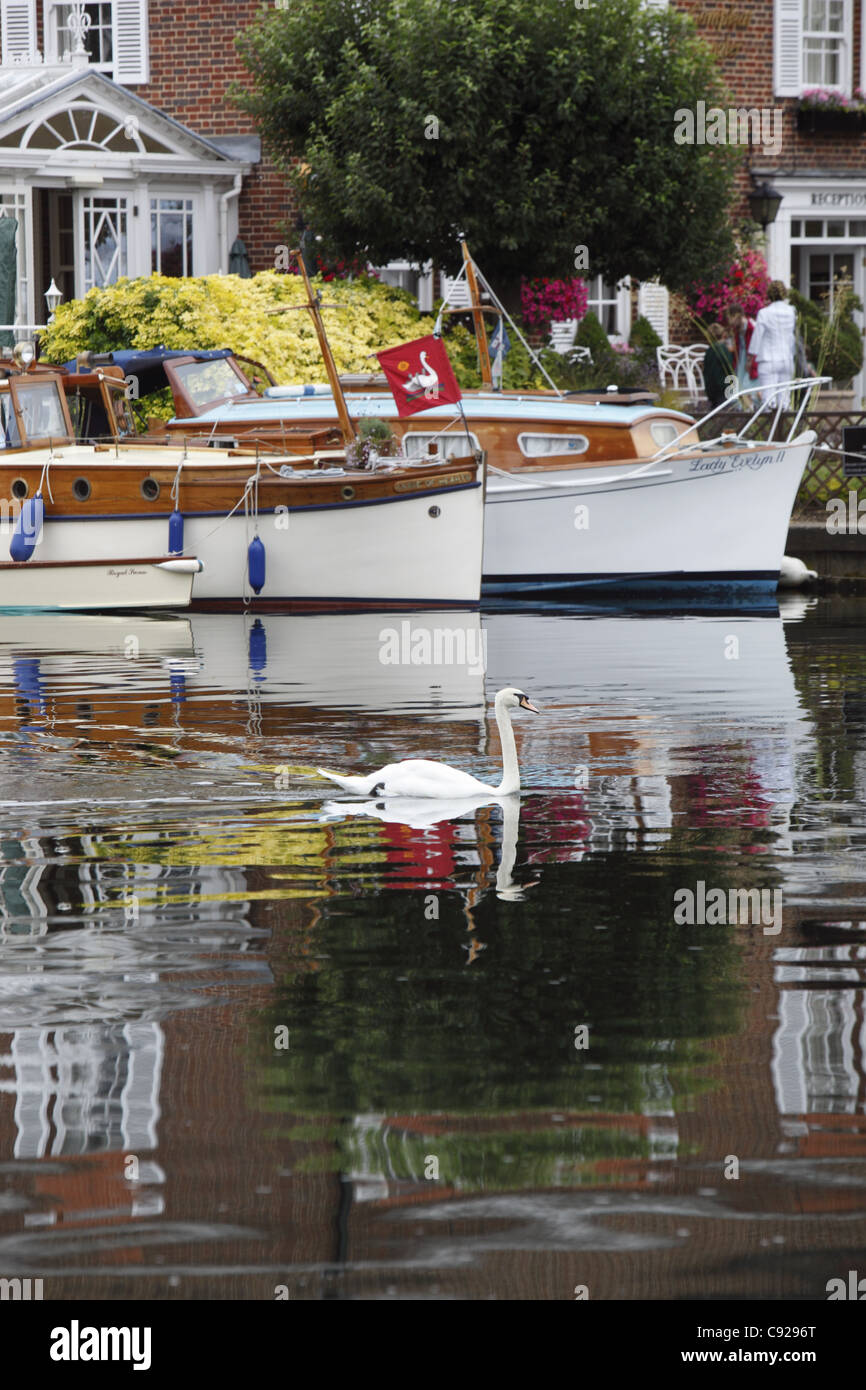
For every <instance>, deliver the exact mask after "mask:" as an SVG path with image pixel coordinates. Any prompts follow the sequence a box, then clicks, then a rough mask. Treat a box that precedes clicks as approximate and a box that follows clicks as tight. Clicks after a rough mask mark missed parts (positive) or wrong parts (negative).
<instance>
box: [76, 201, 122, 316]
mask: <svg viewBox="0 0 866 1390" xmlns="http://www.w3.org/2000/svg"><path fill="white" fill-rule="evenodd" d="M100 198H105V199H109V200H112V201H114V202H118V203H119V202H123V203H124V204H125V207H124V211H125V214H126V264H125V266H124V265H123V264H121V265H120V266H119V267H118V273H117V275H116V277H115V280H111V281H109V282H108V283H109V284H114V283H115V282H116V280H119V279H122V278H123V276H128V275H129V274H130V270H131V268H132V267H133V266H134V263H135V261H134V257H135V251H134V246H133V211H132V209H133V199H134V194H133V193H132V192H131V191H130V190H128V189H118V190H117V191H116V192H115V190H114V189H112V190H111V191H110V192H108V191H106V190H104V189H102V188H93V189H86V190H84V191H83V192H82V193H80V194H79V195H78V200H77V201H78V208H77V210H76V223H77V227H78V245H77V246H76V248H75V255H76V271H75V280H76V291H75V292H76V297H77V298H78V299H83V298H84V296H85V294H86V293H87V291H88V290H90V289H93V287H94V285H95V284H96V281H95V280H94V279H93V277H92V273H91V277H90V278H89V279H88V278H87V257H86V254H85V246H86V242H85V228H86V225H87V216H88V209H87V207H86V203H87V201H88V200H89V199H100ZM91 272H92V267H91ZM133 273H134V271H133Z"/></svg>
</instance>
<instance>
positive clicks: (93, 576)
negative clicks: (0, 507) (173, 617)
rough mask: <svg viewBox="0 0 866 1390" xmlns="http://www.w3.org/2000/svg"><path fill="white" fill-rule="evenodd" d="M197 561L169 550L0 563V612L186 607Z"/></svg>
mask: <svg viewBox="0 0 866 1390" xmlns="http://www.w3.org/2000/svg"><path fill="white" fill-rule="evenodd" d="M201 569H202V566H201V562H200V561H199V560H197V559H195V558H194V557H191V556H180V555H168V556H161V557H156V558H145V559H123V560H46V561H43V560H33V559H31V560H28V561H27V562H26V565H23V564H21V563H16V562H15V561H11V560H10V561H4V562H3V563H0V612H9V611H21V610H41V611H50V612H63V613H67V612H87V611H97V612H108V611H110V610H114V609H134V608H188V607H189V604H190V600H191V598H192V587H193V581H194V579H195V576H196V575H197V574H199V573H200V572H201Z"/></svg>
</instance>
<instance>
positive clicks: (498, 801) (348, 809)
mask: <svg viewBox="0 0 866 1390" xmlns="http://www.w3.org/2000/svg"><path fill="white" fill-rule="evenodd" d="M492 806H500V807H501V808H502V844H501V849H500V854H499V862H498V864H497V866H496V873H495V875H494V877H493V884H492V885H491V883H490V869H491V867H492V864H491V862H490V859H491V855H490V849H489V846H486V845H484V844H483V843H482V841H481V838H480V836H479V835H478V834H477V825H476V843H477V846H478V853H479V866H478V868H477V870H476V872H475V879H474V882H472V883H469V884H465V883H464V884H460V883H455V884H454V887H455V888H456V889H457V891H458V892H459V893H460V895H461V897H462V899H463V913H464V916H465V917H466V924H467V930H469V931H470V932H471V933H472V934H473V935H472V938H471V939H470V942H469V945H468V946H467V948H466V949H467V950H468V951H469V959H468V960H467V962H466V963H467V965H471V964H472V962H473V961H474V960H475V959H476V958H477V956H478V955H479V954H480V952H481V951H483V950H485V949H486V947H485V944H484V943H483V942H481V941H479V940H478V938H477V936H476V935H475V930H476V929H475V920H474V913H475V909H476V908H477V907H478V906H479V904H480V903H481V902H482V901H483V899H484V898H485V897H486V896H487V894H488V893H489V892H490V889H491V886H492V888H493V891H494V892H495V894H496V897H497V898H498V899H499V901H500V902H506V903H517V902H522V901H523V897H524V894H525V893H526V891H527V890H528V889H530V888H534V887H535V886H536V884H537V883H539V882H540V880H539V879H537V878H536V879H531V880H530V881H528V882H523V883H521V882H518V881H517V880H516V879H515V878H514V866H515V863H516V861H517V836H518V831H519V829H520V797H519V795H517V794H514V795H511V796H499V797H494V796H491V795H490V794H489V793H488V794H487V795H486V796H480V795H479V796H462V797H451V798H447V799H446V798H442V797H440V798H436V799H433V798H430V797H410V796H390V797H379V798H378V799H377V800H375V801H326V802H325V803H324V804H323V806H322V814H321V817H320V819H321V820H322V821H335V820H346V819H348V818H350V817H366V818H367V819H370V820H378V821H382V822H383V823H384V824H385V825H400V826H405V827H407V828H408V829H410V830H432V829H433V827H434V826H438V825H442V824H446V823H452V822H456V821H463V820H466V819H468V818H469V817H471V818H472V820H473V822H475V817H476V813H477V812H478V811H481V810H484V809H486V808H487V807H492Z"/></svg>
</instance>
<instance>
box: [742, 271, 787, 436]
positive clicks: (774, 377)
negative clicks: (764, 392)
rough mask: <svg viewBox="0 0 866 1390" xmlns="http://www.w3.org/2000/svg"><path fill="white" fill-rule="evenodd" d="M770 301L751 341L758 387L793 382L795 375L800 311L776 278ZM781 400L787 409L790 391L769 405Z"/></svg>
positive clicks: (782, 393)
mask: <svg viewBox="0 0 866 1390" xmlns="http://www.w3.org/2000/svg"><path fill="white" fill-rule="evenodd" d="M768 298H769V301H770V302H769V304H767V305H765V307H764V308H763V309H761V310H760V311H759V313H758V316H757V318H756V319H755V331H754V333H753V334H752V341H751V342H750V343H749V356H750V358H754V359H756V360H757V363H758V386H759V387H760V386H777V385H778V384H779V383H780V382H782V381H790V380H791V378H792V377H793V375H794V340H795V337H796V332H797V311H796V310H795V308H794V306H793V304H788V303H787V299H788V291H787V290H786V289H785V286H784V285H783V284H782V281H781V280H773V281H772V283H771V285H770V288H769V291H768ZM780 401H781V405H782V409H783V410H787V408H788V392H787V391H782V392H779V393H778V394H777V395H775V396H772V397H771V399H770V404H771V405H773V406H776V405H778V404H779V402H780Z"/></svg>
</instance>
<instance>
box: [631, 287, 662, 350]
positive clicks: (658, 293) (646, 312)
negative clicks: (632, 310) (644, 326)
mask: <svg viewBox="0 0 866 1390" xmlns="http://www.w3.org/2000/svg"><path fill="white" fill-rule="evenodd" d="M669 299H670V296H669V295H668V292H667V289H666V287H665V286H664V285H661V284H659V282H658V280H645V281H644V283H643V284H642V285H641V287H640V289H639V290H638V292H637V311H638V313H639V314H643V316H644V318H645V319H646V320H647V321H648V322H649V323H650V324H652V326H653V328H654V329H655V331H656V333H658V335H659V337H660V338H661V340H662V342H663V344H664V345H665V347H667V343H668V308H669Z"/></svg>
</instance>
